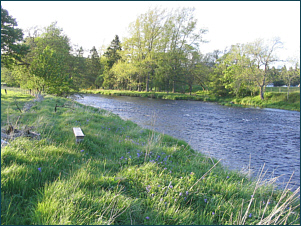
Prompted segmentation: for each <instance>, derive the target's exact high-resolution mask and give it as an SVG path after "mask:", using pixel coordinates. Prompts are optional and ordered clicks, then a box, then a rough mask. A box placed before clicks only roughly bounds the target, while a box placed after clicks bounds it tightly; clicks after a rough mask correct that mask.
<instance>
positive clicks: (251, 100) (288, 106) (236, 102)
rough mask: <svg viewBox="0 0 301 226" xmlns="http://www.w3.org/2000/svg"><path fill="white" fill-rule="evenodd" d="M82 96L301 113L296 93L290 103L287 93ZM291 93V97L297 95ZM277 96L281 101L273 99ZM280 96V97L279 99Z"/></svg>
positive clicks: (115, 92) (111, 92) (112, 92)
mask: <svg viewBox="0 0 301 226" xmlns="http://www.w3.org/2000/svg"><path fill="white" fill-rule="evenodd" d="M79 93H81V94H102V95H108V96H130V97H147V98H154V99H168V100H191V101H204V102H214V103H217V104H220V105H224V106H229V107H254V108H272V109H281V110H291V111H299V112H300V93H298V92H295V93H296V94H297V95H298V96H299V99H298V101H299V102H294V103H288V102H286V101H285V100H284V99H283V97H286V93H280V94H279V93H272V92H269V93H267V94H266V99H265V100H263V101H262V100H260V98H259V96H255V97H245V98H235V97H232V98H230V97H225V98H222V97H215V96H213V95H211V94H209V93H203V94H196V93H194V94H193V95H187V94H181V93H165V92H144V91H141V92H138V91H126V90H103V89H98V90H81V91H80V92H79ZM295 93H291V96H292V95H294V98H296V97H295V96H296V94H295ZM274 96H276V97H277V98H278V99H280V100H278V99H277V100H275V99H273V98H274ZM279 96H280V97H279Z"/></svg>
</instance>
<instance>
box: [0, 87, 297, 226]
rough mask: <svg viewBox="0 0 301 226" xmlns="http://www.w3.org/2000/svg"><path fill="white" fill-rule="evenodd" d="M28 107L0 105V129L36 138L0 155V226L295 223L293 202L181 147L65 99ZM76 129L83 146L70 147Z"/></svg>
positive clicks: (6, 99) (7, 101)
mask: <svg viewBox="0 0 301 226" xmlns="http://www.w3.org/2000/svg"><path fill="white" fill-rule="evenodd" d="M31 100H32V97H31V96H28V95H20V94H15V93H13V92H10V91H8V94H7V95H5V94H2V96H1V104H2V111H1V127H4V126H6V125H7V123H8V122H9V123H11V124H12V125H14V127H15V128H19V129H22V128H24V127H25V126H26V125H27V126H33V128H32V130H33V131H35V132H38V133H40V139H39V140H34V139H30V138H25V137H19V138H16V139H15V140H13V141H9V143H10V144H9V145H8V146H6V147H4V148H2V153H1V207H2V209H1V222H2V224H11V225H13V224H39V225H45V224H53V225H55V224H64V225H66V224H73V225H77V224H84V225H88V224H98V225H99V224H120V225H130V224H139V225H144V224H146V225H147V224H150V225H154V224H161V225H163V224H171V225H175V224H186V225H191V224H196V225H200V224H206V225H208V224H259V223H260V224H300V220H299V212H300V209H299V199H298V195H296V194H295V195H294V194H292V193H291V192H290V191H288V190H285V191H278V190H275V189H274V186H273V185H272V184H270V183H267V182H266V181H265V182H264V181H261V180H260V179H259V180H258V181H257V182H256V181H255V182H252V181H250V180H248V179H247V177H245V176H243V175H241V174H239V173H238V172H233V171H227V170H225V169H223V167H222V166H221V165H220V163H218V161H217V160H215V159H211V158H208V157H206V156H204V155H202V154H200V153H196V152H195V151H194V150H192V149H191V148H190V147H189V146H188V145H187V144H186V143H185V142H183V141H180V140H176V139H174V138H172V137H170V136H167V135H162V134H159V133H156V132H153V131H150V130H147V129H142V128H141V127H139V126H137V125H136V124H134V123H133V122H131V121H123V120H121V119H120V118H119V117H118V116H116V115H113V114H111V113H109V112H107V111H104V110H101V109H96V108H92V107H87V106H83V105H81V104H78V103H75V102H73V101H71V100H69V99H65V98H58V97H54V96H45V97H44V99H43V100H41V101H35V102H32V107H31V109H30V110H28V111H22V113H21V112H20V111H19V110H18V109H17V108H16V104H15V102H16V101H18V103H19V107H20V108H21V107H24V105H25V103H26V102H27V101H31ZM55 106H63V107H59V108H57V110H56V112H55ZM78 126H79V127H81V128H82V130H83V132H84V133H85V139H84V141H83V142H82V143H80V144H75V138H74V134H73V132H72V127H78ZM297 192H298V191H297Z"/></svg>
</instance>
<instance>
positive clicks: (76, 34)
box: [1, 1, 300, 60]
mask: <svg viewBox="0 0 301 226" xmlns="http://www.w3.org/2000/svg"><path fill="white" fill-rule="evenodd" d="M1 5H2V7H3V8H4V9H6V10H8V12H9V14H10V15H11V16H12V17H13V18H15V19H16V21H17V23H18V27H19V28H21V29H23V30H24V31H25V30H26V29H28V28H31V27H34V26H38V27H42V28H43V27H47V26H49V25H50V24H51V23H52V22H55V21H57V25H58V27H60V28H62V29H63V31H64V33H65V34H66V35H67V36H68V37H69V38H70V40H71V43H72V44H76V45H78V46H82V47H83V48H84V49H85V50H87V51H88V50H90V49H92V47H93V46H95V47H96V49H97V50H101V48H102V47H103V46H105V47H107V46H108V45H109V44H110V42H111V41H112V40H113V39H114V37H115V35H118V36H119V37H120V39H121V41H122V40H123V37H129V36H128V34H127V30H128V27H129V25H130V23H131V22H133V21H135V19H136V18H137V17H138V16H139V15H140V14H143V13H146V12H147V11H148V9H149V8H151V7H155V6H158V7H160V8H166V9H172V8H173V9H176V8H178V7H181V8H182V7H195V14H194V16H195V18H196V19H197V20H198V23H197V26H198V28H206V29H208V32H207V34H205V35H204V39H205V40H208V41H209V42H208V43H203V44H201V46H200V50H201V52H202V53H204V54H205V53H209V52H212V51H214V50H216V49H218V50H221V51H223V50H224V49H226V48H227V47H230V46H231V45H235V44H237V43H241V44H245V43H248V42H253V41H255V40H256V39H258V38H263V39H265V40H266V41H268V40H271V39H273V38H274V37H279V38H280V39H281V41H282V42H283V48H282V49H281V50H279V51H278V52H277V55H278V57H279V58H280V59H282V60H286V59H287V58H288V57H298V58H300V2H299V1H1Z"/></svg>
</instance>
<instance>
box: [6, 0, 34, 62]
mask: <svg viewBox="0 0 301 226" xmlns="http://www.w3.org/2000/svg"><path fill="white" fill-rule="evenodd" d="M16 26H18V24H17V22H16V19H14V18H13V17H11V16H10V15H9V13H8V11H7V10H5V9H3V8H2V5H1V66H4V67H7V68H11V67H12V65H13V64H16V63H19V64H24V62H23V61H22V59H21V58H22V57H23V56H24V55H26V54H27V53H28V51H29V47H28V46H27V45H26V44H24V43H21V41H23V32H22V30H21V29H20V28H16Z"/></svg>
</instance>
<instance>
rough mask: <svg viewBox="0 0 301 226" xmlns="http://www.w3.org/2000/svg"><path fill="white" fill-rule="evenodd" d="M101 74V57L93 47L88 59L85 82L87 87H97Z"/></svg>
mask: <svg viewBox="0 0 301 226" xmlns="http://www.w3.org/2000/svg"><path fill="white" fill-rule="evenodd" d="M100 73H101V64H100V57H99V55H98V52H97V50H96V48H95V46H93V48H92V49H91V50H90V56H89V58H88V59H87V72H86V75H85V80H86V81H85V82H86V86H88V87H93V86H96V84H95V82H96V79H97V78H98V76H99V75H100Z"/></svg>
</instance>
